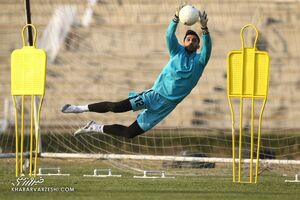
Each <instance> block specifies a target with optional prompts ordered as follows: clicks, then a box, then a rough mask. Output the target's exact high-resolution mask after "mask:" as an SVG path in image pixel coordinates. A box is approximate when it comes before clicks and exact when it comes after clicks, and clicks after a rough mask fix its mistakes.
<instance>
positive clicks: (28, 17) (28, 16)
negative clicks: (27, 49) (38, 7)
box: [24, 0, 33, 46]
mask: <svg viewBox="0 0 300 200" xmlns="http://www.w3.org/2000/svg"><path fill="white" fill-rule="evenodd" d="M24 3H25V13H26V22H27V24H31V12H30V0H25V2H24ZM28 43H29V45H30V46H32V45H33V39H32V29H31V26H29V27H28Z"/></svg>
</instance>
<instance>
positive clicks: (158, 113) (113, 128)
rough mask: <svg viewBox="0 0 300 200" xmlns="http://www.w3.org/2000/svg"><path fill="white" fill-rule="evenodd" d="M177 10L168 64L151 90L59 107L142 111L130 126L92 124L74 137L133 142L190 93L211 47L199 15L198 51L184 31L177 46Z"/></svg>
mask: <svg viewBox="0 0 300 200" xmlns="http://www.w3.org/2000/svg"><path fill="white" fill-rule="evenodd" d="M182 7H183V6H179V8H178V9H177V10H176V13H175V16H174V18H173V20H172V21H171V22H170V24H169V27H168V29H167V33H166V41H167V47H168V50H169V54H170V60H169V62H168V63H167V65H166V66H165V67H164V68H163V70H162V72H161V73H160V75H159V76H158V78H157V79H156V81H155V83H154V85H153V87H152V88H151V89H149V90H145V91H143V92H141V93H134V94H133V93H130V94H129V98H127V99H125V100H122V101H120V102H107V101H105V102H99V103H94V104H88V105H70V104H66V105H64V106H63V108H62V109H61V111H62V112H63V113H82V112H97V113H106V112H114V113H122V112H127V111H130V110H133V111H138V110H143V111H142V112H140V113H139V114H138V116H137V119H136V120H135V121H134V122H133V123H132V124H131V125H130V126H128V127H127V126H123V125H119V124H113V125H102V124H98V123H96V122H94V121H90V122H88V123H87V124H86V125H85V126H84V127H82V128H79V129H78V130H77V131H76V132H75V133H74V135H75V136H77V135H81V134H91V133H106V134H110V135H116V136H123V137H126V138H133V137H135V136H137V135H141V134H143V133H145V132H146V131H148V130H150V129H151V128H153V127H154V126H155V125H156V124H158V123H159V122H160V121H161V120H163V119H164V118H165V117H166V116H167V115H168V114H169V113H171V112H172V110H174V109H175V107H176V106H177V105H178V104H179V103H180V102H181V101H182V100H183V99H184V98H185V97H186V96H187V95H188V94H189V93H190V92H191V91H192V89H193V88H194V87H195V86H196V84H197V83H198V81H199V79H200V77H201V75H202V73H203V70H204V68H205V66H206V64H207V62H208V60H209V58H210V54H211V49H212V44H211V38H210V35H209V32H208V28H207V21H208V18H207V14H206V13H205V11H204V12H203V13H201V12H200V11H199V22H200V25H201V30H202V41H203V42H202V48H201V51H200V53H197V50H198V49H199V48H200V38H199V36H198V35H197V33H196V32H194V31H192V30H188V31H187V32H186V34H185V37H184V39H183V45H180V44H179V43H178V40H177V38H176V35H175V32H176V28H177V25H178V22H179V17H178V14H179V10H180V9H181V8H182Z"/></svg>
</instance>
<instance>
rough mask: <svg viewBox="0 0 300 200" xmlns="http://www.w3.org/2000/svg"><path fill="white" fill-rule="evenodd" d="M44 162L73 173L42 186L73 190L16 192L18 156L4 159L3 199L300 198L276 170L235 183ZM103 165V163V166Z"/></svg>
mask: <svg viewBox="0 0 300 200" xmlns="http://www.w3.org/2000/svg"><path fill="white" fill-rule="evenodd" d="M39 165H40V166H47V167H48V166H60V167H62V173H70V174H71V176H69V177H47V176H44V177H43V178H44V179H45V180H44V183H42V184H40V185H38V187H49V188H50V187H52V188H58V190H60V188H65V189H66V188H71V189H73V188H74V190H75V191H73V192H62V191H57V192H14V191H12V188H13V186H12V183H16V178H15V177H14V173H15V171H14V170H15V168H14V167H15V163H14V159H0V177H1V180H0V199H10V200H12V199H22V200H26V199H31V200H34V199H39V200H42V199H64V200H67V199H72V200H75V199H101V200H105V199H110V200H117V199H125V200H127V199H128V200H137V199H143V200H148V199H164V200H176V199H189V200H194V199H197V200H199V199H206V200H207V199H209V200H214V199H222V200H226V199H228V200H229V199H230V200H234V199H239V200H240V199H249V200H254V199H264V200H268V199H270V200H275V199H278V200H279V199H280V200H293V199H295V200H296V199H299V196H300V184H299V183H285V182H284V180H285V179H286V177H282V176H279V175H278V174H275V173H273V172H267V173H265V174H263V175H262V176H260V180H259V183H258V184H234V183H232V182H231V178H230V177H212V176H200V177H181V176H177V177H176V178H175V179H150V180H149V179H134V178H133V174H132V173H128V172H124V171H118V169H113V173H114V174H120V173H121V174H122V177H121V178H87V177H83V176H82V175H83V174H92V171H93V169H94V168H95V165H96V166H97V167H99V166H100V167H108V166H105V164H101V161H97V163H95V162H89V161H84V160H68V159H66V160H47V159H40V163H39ZM101 165H102V166H101Z"/></svg>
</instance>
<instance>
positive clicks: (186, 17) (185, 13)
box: [179, 5, 199, 26]
mask: <svg viewBox="0 0 300 200" xmlns="http://www.w3.org/2000/svg"><path fill="white" fill-rule="evenodd" d="M198 20H199V11H198V9H197V8H195V7H194V6H192V5H186V6H184V7H183V8H181V10H180V11H179V21H180V22H181V23H183V24H184V25H187V26H191V25H193V24H195V23H196V22H197V21H198Z"/></svg>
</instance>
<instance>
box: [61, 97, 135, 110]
mask: <svg viewBox="0 0 300 200" xmlns="http://www.w3.org/2000/svg"><path fill="white" fill-rule="evenodd" d="M130 110H132V106H131V104H130V101H129V99H125V100H123V101H119V102H109V101H105V102H99V103H94V104H89V105H70V104H66V105H64V106H63V108H62V109H61V111H62V112H63V113H82V112H97V113H106V112H114V113H121V112H127V111H130Z"/></svg>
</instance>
